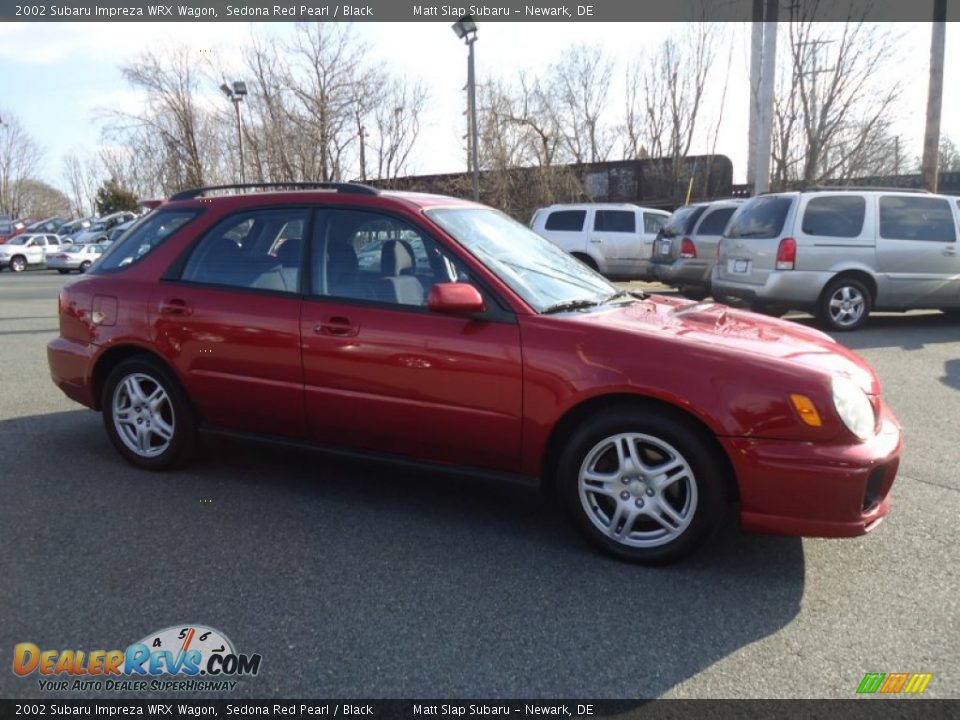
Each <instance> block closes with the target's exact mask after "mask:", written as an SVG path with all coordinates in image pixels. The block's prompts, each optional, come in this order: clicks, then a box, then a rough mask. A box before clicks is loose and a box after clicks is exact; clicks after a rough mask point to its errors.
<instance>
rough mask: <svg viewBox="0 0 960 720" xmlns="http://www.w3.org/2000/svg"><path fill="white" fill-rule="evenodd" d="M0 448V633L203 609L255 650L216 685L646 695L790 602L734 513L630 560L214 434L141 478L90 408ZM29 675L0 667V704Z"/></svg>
mask: <svg viewBox="0 0 960 720" xmlns="http://www.w3.org/2000/svg"><path fill="white" fill-rule="evenodd" d="M14 449H15V450H16V451H15V452H13V450H14ZM0 453H2V456H3V457H5V458H6V459H9V460H10V461H11V462H10V463H9V465H10V466H11V467H10V468H9V470H10V472H8V473H4V474H3V476H2V477H3V479H2V480H0V482H2V484H3V487H2V488H0V495H2V496H3V497H4V498H5V502H4V503H2V504H0V547H2V548H3V553H2V556H0V557H2V559H3V577H4V582H3V583H2V584H0V607H3V608H5V610H4V614H5V615H6V616H7V617H5V620H4V623H3V627H2V628H0V647H3V648H5V651H9V650H10V649H11V648H12V646H13V645H14V644H16V643H18V642H26V641H29V642H34V643H36V644H37V645H39V646H42V647H57V648H61V647H71V648H94V647H95V648H114V647H116V648H121V649H122V648H125V647H126V646H127V644H129V643H131V642H135V641H136V640H138V639H140V638H142V637H144V636H146V635H147V634H148V633H150V632H152V631H155V630H159V629H161V628H166V627H169V626H172V625H178V624H185V623H202V624H205V625H208V626H210V627H213V628H216V629H218V630H220V631H222V632H223V633H224V634H225V635H226V636H227V637H229V638H230V639H231V640H232V641H233V642H234V644H235V645H236V647H237V649H238V651H239V652H245V653H260V654H261V655H262V656H263V662H262V669H261V672H260V674H259V675H258V676H256V677H249V678H245V679H243V680H242V681H241V682H240V684H239V685H238V687H237V689H236V690H235V691H234V692H233V693H231V694H230V696H231V697H260V698H264V697H282V696H286V697H343V698H350V697H357V698H360V697H378V698H391V697H394V698H396V697H399V698H416V697H428V698H431V697H432V698H449V699H456V698H534V697H562V698H597V699H599V698H633V699H638V700H639V699H644V698H654V697H658V696H660V695H662V694H663V693H665V692H666V691H668V690H669V689H670V688H672V687H674V686H675V685H677V684H678V683H681V682H683V681H684V680H687V679H688V678H690V677H692V676H694V675H696V674H698V673H699V672H701V671H702V670H704V669H705V668H707V667H709V666H711V665H713V664H714V663H716V662H718V661H720V660H722V659H723V658H725V657H727V656H729V655H730V654H732V653H735V652H737V651H738V650H739V649H741V648H743V647H745V646H747V645H749V644H751V643H754V642H757V641H759V640H762V639H763V638H765V637H767V636H769V635H772V634H775V633H777V631H779V630H780V629H781V628H783V627H784V626H786V625H787V624H789V623H790V622H791V621H792V620H793V618H794V617H795V616H796V615H797V613H798V612H799V609H800V603H801V599H802V597H803V591H804V554H803V546H802V544H801V541H800V540H799V539H796V538H777V537H765V536H748V535H744V534H743V533H741V532H740V531H739V530H738V529H737V528H736V527H735V525H734V524H732V523H731V524H730V525H729V526H728V527H726V528H725V529H724V530H723V531H722V532H721V533H719V535H718V536H717V537H716V538H714V540H713V541H712V542H711V543H709V545H708V547H706V548H705V549H704V550H703V551H701V552H700V553H699V554H697V555H695V556H694V557H693V558H691V559H689V560H687V561H686V562H683V563H681V564H677V565H673V566H670V567H665V568H648V567H642V566H633V565H629V564H626V563H623V562H619V561H615V560H612V559H609V558H607V557H604V556H602V555H599V554H597V553H596V552H594V551H593V550H592V549H590V548H589V547H587V546H586V545H585V544H584V543H583V542H582V541H581V540H580V539H579V537H578V536H577V535H576V534H575V532H574V531H573V530H572V528H571V526H570V525H568V523H567V522H566V520H565V518H564V517H563V516H562V514H561V513H560V511H559V510H558V509H557V508H556V507H554V505H553V504H552V503H549V502H546V501H545V500H544V498H543V496H542V495H541V493H540V492H538V491H537V490H532V489H527V488H522V487H514V486H510V485H505V484H499V483H492V482H489V481H480V480H475V479H470V478H464V477H459V476H453V475H440V474H437V473H418V472H414V471H410V470H397V469H394V468H391V467H389V466H385V465H382V464H373V463H368V462H360V461H349V462H348V461H338V460H332V459H330V457H328V456H325V455H322V454H319V453H313V452H308V451H302V450H288V449H282V448H275V447H264V446H259V445H253V444H248V443H245V442H242V441H237V440H225V439H215V438H206V439H204V441H203V443H202V449H201V453H200V456H199V458H198V459H197V460H196V461H195V462H193V463H192V464H190V465H188V466H187V467H185V468H184V469H182V470H180V471H177V472H174V473H162V474H158V473H148V472H143V471H139V470H136V469H133V468H132V467H130V466H129V465H127V464H125V463H124V462H123V461H122V460H121V459H120V457H119V456H118V455H117V453H116V452H115V451H114V450H113V448H112V447H111V446H110V444H109V442H108V441H107V439H106V437H105V435H104V433H103V430H102V427H101V424H100V417H99V415H97V414H95V413H93V412H90V411H72V412H62V413H56V414H49V415H42V416H32V417H20V418H14V419H9V420H4V421H0ZM14 599H19V600H17V601H14ZM36 688H37V686H36V680H35V679H32V680H27V679H20V678H16V677H15V676H13V675H12V673H0V696H2V697H8V698H9V697H27V696H31V697H32V696H36V695H37V691H36ZM112 696H113V697H120V696H122V694H121V695H117V694H116V693H114V694H113V695H112Z"/></svg>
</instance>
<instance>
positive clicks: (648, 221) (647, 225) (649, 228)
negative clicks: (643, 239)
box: [643, 213, 670, 235]
mask: <svg viewBox="0 0 960 720" xmlns="http://www.w3.org/2000/svg"><path fill="white" fill-rule="evenodd" d="M669 217H670V216H669V215H659V214H654V213H644V214H643V232H644V233H646V234H648V235H656V234H657V233H658V232H660V229H661V228H662V227H663V226H664V225H666V224H667V220H668V219H669Z"/></svg>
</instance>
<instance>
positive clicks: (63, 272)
mask: <svg viewBox="0 0 960 720" xmlns="http://www.w3.org/2000/svg"><path fill="white" fill-rule="evenodd" d="M57 272H58V273H60V274H61V275H66V274H67V273H69V272H70V271H69V270H57Z"/></svg>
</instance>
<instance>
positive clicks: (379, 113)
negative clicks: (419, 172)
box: [372, 78, 428, 180]
mask: <svg viewBox="0 0 960 720" xmlns="http://www.w3.org/2000/svg"><path fill="white" fill-rule="evenodd" d="M427 97H428V93H427V90H426V88H424V86H423V84H422V83H420V81H416V82H409V81H407V80H406V79H402V78H393V79H391V80H388V81H387V82H386V83H385V86H384V87H383V88H382V89H381V93H380V97H379V98H378V99H379V102H378V103H377V104H376V105H375V106H374V108H373V111H372V117H373V129H374V133H373V141H372V148H373V150H374V152H375V153H376V161H377V170H376V175H377V178H379V179H382V180H390V179H394V178H396V177H398V176H400V175H401V174H403V173H405V172H406V170H407V164H408V162H409V159H410V153H411V152H412V150H413V147H414V145H415V143H416V142H417V138H418V137H419V136H420V116H421V114H422V113H423V109H424V107H425V105H426V102H427Z"/></svg>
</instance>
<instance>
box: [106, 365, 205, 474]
mask: <svg viewBox="0 0 960 720" xmlns="http://www.w3.org/2000/svg"><path fill="white" fill-rule="evenodd" d="M101 407H102V408H103V424H104V427H105V428H106V430H107V435H108V436H109V437H110V441H111V442H112V443H113V445H114V447H116V449H117V450H118V451H119V452H120V454H121V455H123V457H124V458H125V459H126V460H127V461H128V462H130V463H131V464H133V465H136V466H137V467H140V468H144V469H146V470H166V469H168V468H170V467H172V466H174V465H176V464H177V463H179V462H181V461H183V460H185V459H187V457H188V456H189V455H190V452H191V451H192V449H193V446H194V442H195V440H196V420H195V418H194V414H193V409H192V408H191V407H190V403H189V401H188V400H187V397H186V395H185V393H184V392H183V390H182V389H181V387H180V383H179V382H177V380H176V378H175V377H173V375H172V374H171V373H170V372H169V371H168V370H167V369H166V368H165V367H163V365H162V364H161V363H160V362H159V361H156V360H153V359H151V358H149V357H139V358H132V359H130V360H125V361H123V362H122V363H120V364H119V365H117V367H115V368H114V369H113V370H112V371H111V372H110V374H109V375H108V376H107V381H106V383H104V387H103V396H102V405H101Z"/></svg>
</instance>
